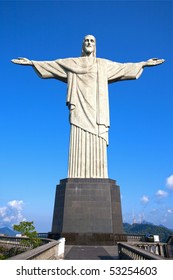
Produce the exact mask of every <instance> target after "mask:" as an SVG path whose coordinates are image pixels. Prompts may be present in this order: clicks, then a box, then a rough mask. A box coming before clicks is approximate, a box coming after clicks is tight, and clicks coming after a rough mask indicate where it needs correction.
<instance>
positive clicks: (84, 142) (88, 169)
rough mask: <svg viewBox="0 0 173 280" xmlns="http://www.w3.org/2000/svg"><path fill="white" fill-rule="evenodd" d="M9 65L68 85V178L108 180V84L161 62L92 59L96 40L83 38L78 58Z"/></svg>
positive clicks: (92, 37)
mask: <svg viewBox="0 0 173 280" xmlns="http://www.w3.org/2000/svg"><path fill="white" fill-rule="evenodd" d="M12 62H14V63H17V64H22V65H30V66H32V67H33V68H34V69H35V70H36V73H37V74H38V75H39V76H40V77H41V78H44V79H48V78H54V79H57V80H60V81H62V82H65V83H67V84H68V92H67V105H68V108H69V111H70V126H71V132H70V147H69V163H68V178H108V169H107V146H108V130H109V127H110V121H109V98H108V83H113V82H117V81H123V80H131V79H137V78H139V77H140V75H141V74H142V71H143V68H144V67H146V66H155V65H158V64H161V63H163V62H164V60H163V59H156V58H153V59H149V60H147V61H145V62H139V63H117V62H113V61H110V60H107V59H101V58H96V39H95V37H94V36H92V35H87V36H85V38H84V40H83V46H82V55H81V57H77V58H66V59H58V60H54V61H34V60H29V59H27V58H18V59H13V60H12Z"/></svg>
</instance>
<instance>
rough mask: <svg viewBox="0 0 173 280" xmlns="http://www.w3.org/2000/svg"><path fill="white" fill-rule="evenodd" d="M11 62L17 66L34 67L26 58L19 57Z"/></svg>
mask: <svg viewBox="0 0 173 280" xmlns="http://www.w3.org/2000/svg"><path fill="white" fill-rule="evenodd" d="M11 61H12V62H13V63H15V64H21V65H28V66H29V65H33V63H32V61H31V60H29V59H28V58H24V57H18V58H17V59H12V60H11Z"/></svg>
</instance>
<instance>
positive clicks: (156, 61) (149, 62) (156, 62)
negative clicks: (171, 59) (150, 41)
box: [144, 58, 165, 66]
mask: <svg viewBox="0 0 173 280" xmlns="http://www.w3.org/2000/svg"><path fill="white" fill-rule="evenodd" d="M164 61H165V60H164V59H159V58H151V59H149V60H147V61H146V62H145V64H144V66H155V65H159V64H161V63H163V62H164Z"/></svg>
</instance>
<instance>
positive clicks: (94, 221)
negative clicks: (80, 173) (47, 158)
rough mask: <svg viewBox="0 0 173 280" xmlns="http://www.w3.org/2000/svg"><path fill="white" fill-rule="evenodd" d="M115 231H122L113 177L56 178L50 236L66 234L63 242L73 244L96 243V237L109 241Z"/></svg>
mask: <svg viewBox="0 0 173 280" xmlns="http://www.w3.org/2000/svg"><path fill="white" fill-rule="evenodd" d="M115 234H116V235H117V234H118V235H122V234H123V224H122V212H121V201H120V189H119V186H117V185H116V182H115V181H114V180H111V179H82V178H79V179H78V178H75V179H73V178H69V179H64V180H61V181H60V184H59V185H57V188H56V195H55V206H54V215H53V223H52V232H51V233H50V235H51V236H52V237H53V236H54V237H55V236H57V237H60V236H63V237H66V244H67V243H68V244H69V242H70V240H71V243H72V242H73V244H74V242H76V243H79V244H84V243H87V245H88V244H91V243H92V244H93V242H94V243H95V244H97V241H98V240H100V242H101V241H104V240H108V241H109V240H110V239H112V240H113V239H114V238H113V236H114V235H115ZM80 240H81V241H80ZM81 242H82V243H81ZM71 243H70V244H71ZM76 243H75V244H76Z"/></svg>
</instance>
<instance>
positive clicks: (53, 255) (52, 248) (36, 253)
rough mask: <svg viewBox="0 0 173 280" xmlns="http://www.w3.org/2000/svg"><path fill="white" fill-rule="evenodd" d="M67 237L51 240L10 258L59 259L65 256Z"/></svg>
mask: <svg viewBox="0 0 173 280" xmlns="http://www.w3.org/2000/svg"><path fill="white" fill-rule="evenodd" d="M64 251H65V239H64V238H61V239H60V240H58V241H55V240H49V243H47V244H44V245H42V246H39V247H37V248H35V249H32V250H28V251H26V252H24V253H22V254H19V255H16V256H14V257H11V258H9V259H8V260H58V259H63V258H64Z"/></svg>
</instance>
